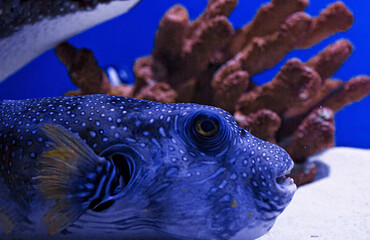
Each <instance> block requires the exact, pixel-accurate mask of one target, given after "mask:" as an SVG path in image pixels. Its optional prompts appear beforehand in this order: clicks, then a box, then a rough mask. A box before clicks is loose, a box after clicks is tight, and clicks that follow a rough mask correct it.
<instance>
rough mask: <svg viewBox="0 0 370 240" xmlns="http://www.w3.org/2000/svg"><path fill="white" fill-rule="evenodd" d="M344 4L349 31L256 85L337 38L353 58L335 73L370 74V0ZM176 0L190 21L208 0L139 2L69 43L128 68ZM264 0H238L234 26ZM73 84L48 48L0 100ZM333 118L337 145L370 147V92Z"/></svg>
mask: <svg viewBox="0 0 370 240" xmlns="http://www.w3.org/2000/svg"><path fill="white" fill-rule="evenodd" d="M333 2H334V1H332V0H311V2H310V5H309V7H308V8H307V9H306V12H307V13H309V14H310V15H312V16H316V15H318V14H319V13H320V11H321V10H322V9H324V8H325V7H326V6H327V5H329V4H331V3H333ZM343 2H344V3H345V5H346V6H347V7H348V8H349V9H350V10H351V11H352V12H353V14H354V16H355V22H354V24H353V27H352V28H351V29H350V30H348V31H346V32H343V33H338V34H336V35H334V36H331V37H329V38H328V39H325V40H324V41H322V42H320V43H319V44H317V45H315V46H313V47H312V48H310V49H306V50H294V51H292V52H291V53H289V54H288V55H287V56H286V57H285V58H284V59H283V60H282V61H281V62H280V63H279V64H277V66H276V67H274V68H272V69H270V70H268V71H265V72H264V73H261V74H258V75H256V76H254V77H253V80H254V81H257V82H258V83H259V84H263V83H265V82H268V81H270V80H271V79H272V78H273V77H274V76H275V74H276V73H277V72H278V71H279V69H280V67H281V66H282V65H283V64H284V63H285V62H286V61H287V60H288V59H290V58H292V57H298V58H300V59H301V60H302V61H307V60H308V59H309V58H311V57H312V56H314V55H316V54H317V53H318V52H319V51H321V50H322V49H324V48H325V47H326V46H327V45H329V44H332V43H334V42H335V41H336V40H338V39H341V38H346V39H349V40H350V41H351V42H352V44H353V45H354V47H355V48H354V51H353V54H352V56H351V57H350V58H349V59H348V60H347V61H346V62H345V64H344V65H343V66H342V68H341V69H340V70H339V71H338V72H337V73H335V74H334V76H333V77H334V78H337V79H341V80H345V81H347V80H349V79H350V78H352V77H355V76H357V75H361V74H367V75H370V67H369V66H370V64H369V53H370V51H369V39H370V30H369V29H370V28H369V26H370V18H369V13H370V1H368V0H356V1H352V0H347V1H343ZM175 3H179V4H182V5H183V6H185V7H186V8H187V9H188V11H189V15H190V17H191V19H195V18H196V17H197V16H198V15H199V14H200V13H201V12H202V11H203V10H204V8H205V6H206V4H207V1H206V0H198V1H186V0H178V1H174V0H161V1H155V4H154V1H151V0H143V1H142V2H141V3H140V4H139V5H138V6H137V7H136V8H134V9H133V10H131V11H130V12H128V13H126V14H124V15H122V16H120V17H118V18H115V19H113V20H111V21H108V22H105V23H103V24H101V25H99V26H96V27H94V28H92V29H90V30H88V31H86V32H84V33H82V34H79V35H78V36H75V37H73V38H71V39H70V40H69V42H70V43H72V44H73V45H75V46H76V47H78V48H82V47H86V48H89V49H91V50H92V51H93V52H94V54H95V56H96V58H97V60H98V62H99V65H100V66H107V65H110V64H113V65H116V66H117V67H123V68H126V69H129V70H131V67H132V66H133V62H134V60H135V59H136V58H137V57H140V56H145V55H149V54H150V53H151V51H152V49H153V39H154V35H155V31H156V29H157V27H158V23H159V21H160V19H161V17H162V16H163V14H164V13H165V12H166V10H167V9H168V8H169V7H171V6H172V5H174V4H175ZM264 3H266V1H262V0H253V1H252V0H249V1H247V0H240V1H239V5H238V6H237V7H236V9H235V10H234V12H233V13H232V15H231V16H230V20H231V22H232V23H233V25H234V27H235V28H238V27H241V26H243V25H244V24H245V23H247V22H249V21H250V20H251V19H252V18H253V16H254V14H255V12H256V11H257V9H258V8H259V7H260V6H261V5H262V4H264ZM75 88H76V87H75V86H74V85H73V84H72V83H71V82H70V80H69V77H68V75H67V71H66V69H65V67H64V66H63V65H62V64H61V63H60V62H59V60H58V59H57V58H56V56H55V54H54V50H49V51H47V52H46V53H44V54H43V55H41V56H40V57H38V58H37V59H35V60H34V61H32V62H31V63H30V64H28V65H27V66H25V67H24V68H23V69H21V70H20V71H18V72H17V73H15V74H14V75H12V76H11V77H9V78H8V79H7V80H6V81H5V82H3V83H1V84H0V99H23V98H35V97H46V96H60V95H62V94H63V93H64V92H66V91H68V90H71V89H75ZM335 121H336V145H337V146H350V147H360V148H370V97H369V96H368V97H366V98H364V99H363V100H362V101H361V102H356V103H354V104H351V105H349V106H347V107H345V108H344V109H343V110H341V111H339V112H338V113H337V114H336V117H335Z"/></svg>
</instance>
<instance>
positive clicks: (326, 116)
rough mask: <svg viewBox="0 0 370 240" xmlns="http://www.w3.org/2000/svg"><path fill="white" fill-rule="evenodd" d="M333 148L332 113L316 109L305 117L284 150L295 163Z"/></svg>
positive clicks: (324, 109)
mask: <svg viewBox="0 0 370 240" xmlns="http://www.w3.org/2000/svg"><path fill="white" fill-rule="evenodd" d="M333 146H334V111H333V110H331V109H329V108H318V109H316V110H315V111H313V112H312V113H311V114H310V115H308V117H306V118H305V119H304V120H303V122H302V123H301V125H300V126H299V127H298V129H297V131H296V132H295V133H294V134H293V136H292V139H291V141H290V142H289V143H288V144H287V146H286V148H285V149H286V150H287V152H288V153H289V154H290V156H291V157H292V158H293V159H294V161H295V162H304V161H305V160H306V158H307V157H309V156H311V155H313V154H314V153H316V152H318V151H321V150H323V149H325V148H329V147H333Z"/></svg>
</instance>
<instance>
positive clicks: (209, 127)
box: [200, 121, 216, 132]
mask: <svg viewBox="0 0 370 240" xmlns="http://www.w3.org/2000/svg"><path fill="white" fill-rule="evenodd" d="M200 126H201V128H202V129H203V131H205V132H211V131H213V130H214V129H215V128H216V127H215V125H214V123H213V122H211V121H203V122H202V123H201V124H200Z"/></svg>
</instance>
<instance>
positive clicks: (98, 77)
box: [55, 42, 132, 96]
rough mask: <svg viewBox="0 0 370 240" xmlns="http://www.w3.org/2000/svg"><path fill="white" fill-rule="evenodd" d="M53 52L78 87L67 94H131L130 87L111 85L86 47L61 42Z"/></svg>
mask: <svg viewBox="0 0 370 240" xmlns="http://www.w3.org/2000/svg"><path fill="white" fill-rule="evenodd" d="M55 54H56V55H57V56H58V58H59V60H60V61H61V62H63V64H64V65H65V66H66V67H67V69H68V74H69V77H70V78H71V80H72V82H73V83H74V84H76V86H77V87H79V90H78V91H72V92H69V93H66V94H67V95H81V94H97V93H101V94H111V95H123V96H131V94H132V87H130V86H124V85H120V86H112V85H111V84H110V82H109V79H108V78H107V75H106V74H105V72H104V71H103V70H102V69H101V68H100V67H99V66H98V63H97V61H96V60H95V57H94V54H93V53H92V51H90V50H88V49H85V48H83V49H80V50H77V49H76V48H75V47H73V46H72V45H71V44H69V43H67V42H63V43H61V44H59V45H58V46H57V47H56V49H55Z"/></svg>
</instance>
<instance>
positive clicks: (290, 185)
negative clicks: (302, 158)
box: [275, 164, 297, 193]
mask: <svg viewBox="0 0 370 240" xmlns="http://www.w3.org/2000/svg"><path fill="white" fill-rule="evenodd" d="M293 166H294V164H291V166H290V167H289V168H288V169H286V170H285V171H283V172H281V173H279V174H277V175H276V177H275V180H276V186H277V187H278V189H279V190H280V191H282V192H288V193H294V192H295V190H296V189H297V186H296V185H295V184H294V179H293V178H291V177H288V176H287V175H288V174H289V173H290V171H291V170H292V168H293Z"/></svg>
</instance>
